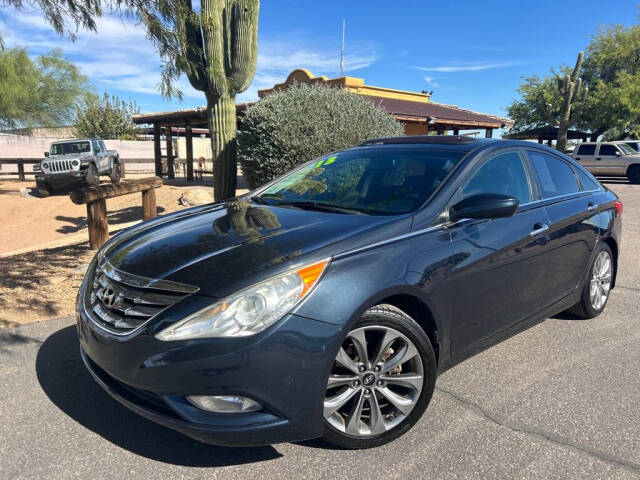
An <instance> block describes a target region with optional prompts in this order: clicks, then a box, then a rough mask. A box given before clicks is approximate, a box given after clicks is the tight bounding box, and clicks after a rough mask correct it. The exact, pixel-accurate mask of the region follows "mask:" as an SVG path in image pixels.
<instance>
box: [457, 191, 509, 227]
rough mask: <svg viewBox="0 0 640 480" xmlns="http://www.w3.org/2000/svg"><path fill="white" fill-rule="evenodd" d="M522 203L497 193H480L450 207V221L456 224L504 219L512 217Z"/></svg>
mask: <svg viewBox="0 0 640 480" xmlns="http://www.w3.org/2000/svg"><path fill="white" fill-rule="evenodd" d="M519 205H520V201H519V200H518V199H517V198H514V197H511V196H509V195H500V194H497V193H480V194H478V195H471V196H470V197H468V198H465V199H464V200H461V201H460V202H458V203H456V204H455V205H453V206H451V207H449V220H451V221H452V222H455V221H457V220H461V219H463V218H475V219H484V218H487V219H489V218H504V217H511V216H512V215H513V214H514V213H516V210H518V206H519Z"/></svg>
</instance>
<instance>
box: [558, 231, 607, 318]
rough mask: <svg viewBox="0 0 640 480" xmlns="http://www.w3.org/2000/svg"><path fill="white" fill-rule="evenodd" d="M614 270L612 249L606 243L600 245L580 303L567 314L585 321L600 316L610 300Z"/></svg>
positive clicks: (590, 268)
mask: <svg viewBox="0 0 640 480" xmlns="http://www.w3.org/2000/svg"><path fill="white" fill-rule="evenodd" d="M614 268H615V267H614V264H613V255H612V254H611V249H610V248H609V246H608V245H607V244H606V243H600V244H599V245H598V246H597V247H596V252H595V255H594V257H593V261H592V262H591V266H590V267H589V270H588V274H587V275H588V276H587V278H586V279H585V282H584V286H583V287H582V293H581V295H580V301H579V302H578V303H576V304H575V305H574V306H573V307H571V308H569V309H568V310H567V312H569V313H571V314H573V315H576V316H578V317H580V318H585V319H588V318H595V317H597V316H598V315H600V314H601V313H602V311H603V310H604V307H605V306H606V305H607V301H608V300H609V293H610V291H611V284H612V281H613V273H614V270H613V269H614Z"/></svg>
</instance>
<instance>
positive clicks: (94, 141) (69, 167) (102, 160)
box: [34, 138, 121, 193]
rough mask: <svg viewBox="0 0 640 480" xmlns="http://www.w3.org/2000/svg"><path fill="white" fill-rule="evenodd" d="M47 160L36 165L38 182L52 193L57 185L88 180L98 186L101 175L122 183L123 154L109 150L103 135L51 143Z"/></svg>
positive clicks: (46, 153) (67, 184) (90, 183)
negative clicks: (121, 158) (121, 164)
mask: <svg viewBox="0 0 640 480" xmlns="http://www.w3.org/2000/svg"><path fill="white" fill-rule="evenodd" d="M44 156H45V158H44V160H42V161H41V162H40V164H39V165H36V166H35V168H34V170H35V171H36V175H35V177H36V185H37V187H38V188H39V189H42V190H45V191H46V192H48V193H52V192H53V191H54V190H55V188H56V187H63V186H66V187H68V186H71V185H73V184H76V183H82V182H86V183H87V184H89V185H98V184H99V183H100V176H101V175H109V177H110V178H111V181H112V182H113V183H118V182H120V174H121V166H120V157H119V155H118V152H116V151H115V150H107V149H106V148H105V146H104V142H103V141H102V140H101V139H99V138H81V139H73V140H63V141H60V142H54V143H52V144H51V148H50V149H49V151H48V152H44Z"/></svg>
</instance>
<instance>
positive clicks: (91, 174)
mask: <svg viewBox="0 0 640 480" xmlns="http://www.w3.org/2000/svg"><path fill="white" fill-rule="evenodd" d="M85 180H86V181H87V184H89V186H90V187H95V186H97V185H99V184H100V175H98V169H97V168H96V166H95V165H94V164H93V163H92V164H91V165H89V168H88V170H87V176H86V177H85Z"/></svg>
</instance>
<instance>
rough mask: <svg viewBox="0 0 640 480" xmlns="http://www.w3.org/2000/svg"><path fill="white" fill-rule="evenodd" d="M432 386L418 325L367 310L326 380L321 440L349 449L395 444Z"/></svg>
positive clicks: (432, 365) (386, 308)
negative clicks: (388, 443) (393, 441)
mask: <svg viewBox="0 0 640 480" xmlns="http://www.w3.org/2000/svg"><path fill="white" fill-rule="evenodd" d="M435 381H436V359H435V354H434V352H433V347H432V346H431V342H430V341H429V338H428V337H427V335H426V334H425V333H424V331H423V330H422V328H420V325H418V324H417V323H416V322H415V321H414V320H413V319H412V318H411V317H409V316H408V315H407V314H406V313H404V312H403V311H401V310H399V309H397V308H395V307H393V306H391V305H377V306H375V307H373V308H370V309H369V310H367V311H366V312H365V313H364V315H363V316H362V318H360V320H359V321H358V323H357V324H356V325H355V327H354V328H353V330H351V331H350V332H349V333H348V334H347V337H346V338H345V340H344V342H343V344H342V346H341V347H340V350H339V351H338V355H337V356H336V359H335V362H334V365H333V368H332V370H331V372H330V374H329V378H328V379H327V390H326V394H325V400H324V422H325V429H324V434H323V438H324V439H325V441H327V442H329V443H332V444H334V445H336V446H339V447H342V448H351V449H356V448H370V447H376V446H378V445H382V444H385V443H387V442H390V441H392V440H394V439H396V438H398V437H399V436H401V435H403V434H404V433H406V432H407V431H408V430H409V429H410V428H411V427H412V426H413V425H414V424H415V423H416V422H417V421H418V420H419V419H420V417H421V416H422V414H423V413H424V410H425V409H426V408H427V405H428V404H429V401H430V400H431V396H432V395H433V389H434V387H435Z"/></svg>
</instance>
